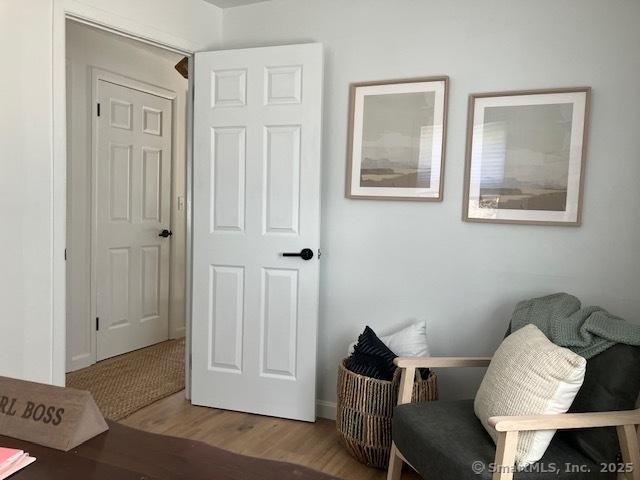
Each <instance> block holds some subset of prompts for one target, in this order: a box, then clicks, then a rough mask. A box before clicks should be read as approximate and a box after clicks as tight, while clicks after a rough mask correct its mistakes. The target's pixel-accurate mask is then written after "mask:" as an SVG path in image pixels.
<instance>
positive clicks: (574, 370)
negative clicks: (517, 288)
mask: <svg viewBox="0 0 640 480" xmlns="http://www.w3.org/2000/svg"><path fill="white" fill-rule="evenodd" d="M586 364H587V361H586V360H585V359H584V358H582V357H581V356H580V355H577V354H576V353H573V352H572V351H571V350H569V349H567V348H562V347H559V346H557V345H555V344H554V343H552V342H551V341H549V340H548V339H547V337H545V335H544V334H543V333H542V332H541V331H540V330H539V329H538V327H536V326H534V325H527V326H526V327H523V328H521V329H520V330H518V331H516V332H514V333H512V334H511V335H509V336H508V337H507V338H505V339H504V340H503V342H502V344H501V345H500V347H499V348H498V350H497V351H496V353H495V355H494V356H493V358H492V360H491V364H490V365H489V368H488V369H487V373H486V374H485V376H484V379H483V380H482V384H481V385H480V389H479V390H478V393H477V394H476V399H475V403H474V409H475V412H476V416H477V417H478V418H479V419H480V421H481V422H482V425H483V426H484V428H485V429H486V430H487V432H489V435H491V438H493V441H494V442H496V441H497V438H498V433H497V432H496V430H495V429H494V428H492V427H490V426H489V424H488V420H489V417H495V416H504V415H507V416H509V415H547V414H559V413H565V412H566V411H567V410H569V407H570V406H571V404H572V403H573V399H574V398H575V397H576V395H577V394H578V390H580V387H581V386H582V382H583V380H584V373H585V367H586ZM555 433H556V431H555V430H541V431H531V432H521V433H520V435H519V436H518V448H517V453H516V466H517V468H518V469H522V468H524V467H526V466H527V465H530V464H532V463H535V462H537V461H538V460H540V459H541V458H542V456H543V455H544V452H545V451H546V450H547V447H548V446H549V443H551V439H552V438H553V435H554V434H555Z"/></svg>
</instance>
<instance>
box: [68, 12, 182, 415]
mask: <svg viewBox="0 0 640 480" xmlns="http://www.w3.org/2000/svg"><path fill="white" fill-rule="evenodd" d="M183 60H184V55H182V54H179V53H176V52H174V51H170V50H166V49H163V48H160V47H158V46H155V45H150V44H147V43H143V42H140V41H137V40H135V39H131V38H125V37H124V36H120V35H117V34H115V33H112V32H109V31H104V30H101V29H97V28H94V27H92V26H88V25H85V24H82V23H79V22H76V21H73V20H71V19H68V20H67V21H66V89H67V239H66V244H67V250H66V260H67V263H66V272H67V298H66V304H67V317H66V323H67V341H66V372H67V385H68V386H72V387H79V388H83V389H87V390H89V391H91V392H92V393H93V395H94V397H95V398H96V401H97V402H98V405H99V406H100V407H101V408H102V409H103V413H105V416H107V417H109V418H112V419H120V418H123V416H126V415H127V414H130V413H133V411H135V409H137V408H142V407H144V406H146V405H148V404H150V403H152V402H153V401H155V400H158V399H160V398H163V397H164V396H167V395H170V394H172V393H175V392H177V391H179V390H182V389H184V388H185V354H184V348H185V347H184V345H185V338H184V337H185V334H186V331H187V329H186V303H185V302H186V299H187V295H186V293H185V292H186V279H187V268H186V265H187V261H186V258H187V213H186V204H187V202H186V198H187V191H186V183H187V104H188V81H187V79H186V78H185V76H183V75H181V73H179V71H178V70H177V69H176V68H175V66H176V65H177V64H178V63H179V62H181V61H183ZM184 63H185V62H184V61H183V65H184ZM125 394H126V396H128V397H130V398H124V397H123V395H125ZM123 405H126V408H125V409H124V411H123V409H122V408H121V407H122V406H123ZM131 409H133V410H132V411H131Z"/></svg>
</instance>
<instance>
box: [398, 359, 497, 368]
mask: <svg viewBox="0 0 640 480" xmlns="http://www.w3.org/2000/svg"><path fill="white" fill-rule="evenodd" d="M490 362H491V357H396V359H395V360H394V361H393V363H395V364H396V366H397V367H400V368H446V367H452V368H455V367H486V366H488V365H489V363H490Z"/></svg>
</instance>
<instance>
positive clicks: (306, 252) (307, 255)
mask: <svg viewBox="0 0 640 480" xmlns="http://www.w3.org/2000/svg"><path fill="white" fill-rule="evenodd" d="M282 256H283V257H300V258H302V259H303V260H311V259H312V258H313V250H311V249H310V248H303V249H302V250H300V253H297V252H296V253H283V254H282Z"/></svg>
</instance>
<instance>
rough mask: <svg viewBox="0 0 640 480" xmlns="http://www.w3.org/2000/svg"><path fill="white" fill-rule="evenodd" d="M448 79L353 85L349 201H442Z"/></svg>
mask: <svg viewBox="0 0 640 480" xmlns="http://www.w3.org/2000/svg"><path fill="white" fill-rule="evenodd" d="M448 84H449V79H448V77H429V78H417V79H409V80H394V81H382V82H369V83H355V84H352V85H351V108H350V112H349V151H348V162H347V164H348V167H347V168H348V171H347V192H346V195H347V197H349V198H364V199H377V200H380V199H382V200H385V199H386V200H421V201H440V200H442V185H443V178H444V154H445V137H446V120H447V95H448Z"/></svg>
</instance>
